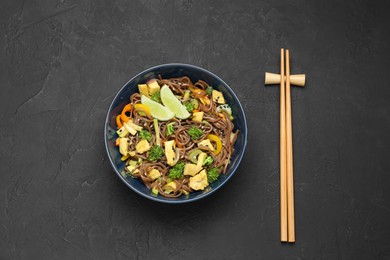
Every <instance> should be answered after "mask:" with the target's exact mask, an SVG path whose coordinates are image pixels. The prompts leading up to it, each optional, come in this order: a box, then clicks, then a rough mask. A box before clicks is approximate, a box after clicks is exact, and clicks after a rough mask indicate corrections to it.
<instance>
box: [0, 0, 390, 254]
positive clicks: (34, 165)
mask: <svg viewBox="0 0 390 260" xmlns="http://www.w3.org/2000/svg"><path fill="white" fill-rule="evenodd" d="M389 11H390V3H389V1H376V2H371V1H360V0H355V1H335V0H331V1H302V0H300V1H267V2H265V1H254V0H253V1H250V0H244V1H222V0H220V1H191V0H185V1H168V0H161V1H151V0H139V1H124V0H114V1H108V0H100V1H88V0H82V1H76V0H66V1H65V0H61V1H43V0H37V1H21V0H12V1H11V0H6V1H2V4H1V7H0V14H1V15H0V21H1V23H0V24H1V27H0V65H1V70H0V78H1V82H2V84H1V88H0V109H1V110H0V111H1V114H0V115H1V121H0V143H1V145H0V169H1V174H0V209H1V210H0V224H1V225H0V258H1V259H128V258H131V259H158V258H162V259H390V222H389V219H390V189H389V187H390V163H389V152H390V150H389V147H390V146H389V145H390V137H389V132H390V121H389V114H390V102H389V99H390V88H389V87H390V84H389V80H388V77H389V72H388V71H389V68H390V59H389V57H390V56H389V52H390V30H389V26H388V24H389V22H390V21H389V20H390V19H389ZM282 47H284V48H288V49H290V53H291V72H292V73H306V75H307V84H306V86H305V87H304V88H298V87H297V88H293V90H292V103H293V104H292V106H293V107H292V109H293V137H294V172H295V207H296V238H297V242H296V243H295V244H283V243H280V236H279V89H278V87H265V86H264V82H263V81H264V72H266V71H270V72H278V71H279V53H280V48H282ZM171 62H182V63H189V64H194V65H198V66H201V67H204V68H206V69H208V70H210V71H212V72H214V73H215V74H217V75H219V76H220V77H221V78H223V79H224V80H225V81H226V82H227V83H228V84H229V85H230V86H231V87H232V88H233V90H234V91H235V92H236V93H237V96H238V97H239V99H240V101H241V102H242V104H243V107H244V109H245V112H246V115H247V121H248V128H249V129H248V130H249V134H248V146H247V149H246V151H245V155H244V158H243V160H242V162H241V165H240V167H239V169H238V171H237V172H236V174H235V175H234V176H233V178H232V179H231V180H230V181H229V182H228V183H227V184H226V186H224V187H223V188H222V189H220V190H219V191H218V192H216V193H215V194H213V195H212V196H209V197H207V198H205V199H202V200H200V201H197V202H194V203H191V204H185V205H165V204H161V203H156V202H153V201H148V200H147V199H145V198H143V197H141V196H139V195H138V194H136V193H135V192H133V191H132V190H130V189H129V188H128V187H127V186H126V185H124V184H123V183H122V182H121V180H120V179H119V178H118V177H117V176H116V174H115V173H114V171H113V169H112V168H111V165H110V163H109V160H108V158H107V156H106V152H105V148H104V143H103V125H104V119H105V116H106V112H107V109H108V107H109V105H110V102H111V101H112V99H113V97H114V95H115V94H116V92H117V91H118V90H119V89H120V88H121V87H122V86H123V84H124V83H125V82H126V81H127V80H128V79H129V78H131V77H132V76H133V75H135V74H136V73H138V72H140V71H142V70H144V69H146V68H148V67H150V66H154V65H158V64H163V63H171Z"/></svg>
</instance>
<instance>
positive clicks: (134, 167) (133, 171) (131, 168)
mask: <svg viewBox="0 0 390 260" xmlns="http://www.w3.org/2000/svg"><path fill="white" fill-rule="evenodd" d="M136 168H137V167H136V166H132V165H129V166H127V167H126V169H127V170H128V171H129V172H130V173H131V174H134V173H138V172H139V170H138V169H136Z"/></svg>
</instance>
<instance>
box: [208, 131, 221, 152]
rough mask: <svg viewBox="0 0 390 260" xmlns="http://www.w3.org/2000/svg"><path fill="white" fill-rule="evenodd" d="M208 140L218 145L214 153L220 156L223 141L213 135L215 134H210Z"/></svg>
mask: <svg viewBox="0 0 390 260" xmlns="http://www.w3.org/2000/svg"><path fill="white" fill-rule="evenodd" d="M206 138H207V139H209V140H210V141H214V142H215V144H216V145H217V148H216V149H215V151H212V152H213V153H214V154H215V155H217V154H219V153H220V152H221V150H222V142H221V139H220V138H219V137H218V136H216V135H213V134H209V135H207V136H206Z"/></svg>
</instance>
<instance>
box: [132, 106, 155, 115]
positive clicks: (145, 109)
mask: <svg viewBox="0 0 390 260" xmlns="http://www.w3.org/2000/svg"><path fill="white" fill-rule="evenodd" d="M134 109H135V110H136V111H137V112H142V113H145V114H146V115H148V116H152V114H151V112H150V109H149V107H148V106H146V105H144V104H135V105H134Z"/></svg>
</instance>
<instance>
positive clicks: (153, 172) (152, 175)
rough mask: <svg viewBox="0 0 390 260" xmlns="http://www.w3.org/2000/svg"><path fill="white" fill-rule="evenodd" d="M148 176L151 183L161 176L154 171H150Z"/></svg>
mask: <svg viewBox="0 0 390 260" xmlns="http://www.w3.org/2000/svg"><path fill="white" fill-rule="evenodd" d="M148 176H149V177H150V178H151V179H152V181H154V180H155V179H157V178H158V177H160V176H161V173H160V172H159V171H158V170H156V169H151V170H150V171H149V173H148Z"/></svg>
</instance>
